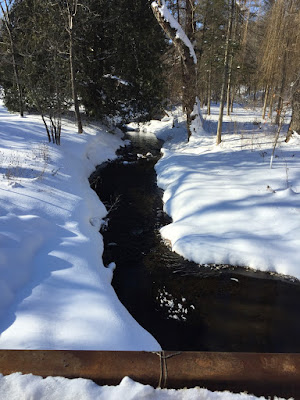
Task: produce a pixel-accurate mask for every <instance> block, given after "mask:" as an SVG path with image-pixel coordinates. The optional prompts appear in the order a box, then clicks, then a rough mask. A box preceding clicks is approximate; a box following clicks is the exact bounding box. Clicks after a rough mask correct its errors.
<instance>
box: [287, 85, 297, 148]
mask: <svg viewBox="0 0 300 400" xmlns="http://www.w3.org/2000/svg"><path fill="white" fill-rule="evenodd" d="M294 132H297V133H298V134H299V135H300V77H298V79H297V81H296V83H295V84H294V86H293V94H292V119H291V122H290V126H289V129H288V133H287V137H286V141H287V142H288V141H289V139H290V137H291V135H292V134H293V133H294Z"/></svg>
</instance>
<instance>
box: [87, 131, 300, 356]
mask: <svg viewBox="0 0 300 400" xmlns="http://www.w3.org/2000/svg"><path fill="white" fill-rule="evenodd" d="M129 139H130V140H131V145H130V146H127V147H126V148H125V149H122V150H121V151H120V155H119V158H118V159H117V160H115V161H112V162H109V163H106V164H104V165H102V166H100V167H99V168H98V169H97V171H96V172H95V173H94V174H93V176H92V177H91V181H94V182H95V181H97V185H96V186H97V187H96V188H95V184H94V185H92V187H93V186H94V187H93V189H94V190H96V192H97V194H98V195H99V197H100V199H101V201H102V202H104V203H105V204H106V206H107V208H108V209H110V208H111V211H110V213H109V222H108V225H107V226H106V227H105V228H103V229H102V233H103V236H104V245H105V250H104V255H103V259H104V263H105V265H108V264H109V263H110V262H112V261H113V262H115V263H116V265H117V268H116V270H115V271H114V278H113V282H112V284H113V287H114V288H115V291H116V293H117V295H118V297H119V299H120V301H121V302H122V303H123V304H124V305H125V307H126V308H127V309H128V311H129V312H130V313H131V315H132V316H133V317H134V318H135V319H136V320H137V321H138V322H139V323H140V324H141V325H142V326H143V327H144V328H145V329H146V330H148V331H149V332H150V333H151V334H152V335H153V336H154V337H155V338H156V339H157V340H158V342H159V343H160V344H161V346H162V348H163V349H164V350H193V351H246V352H299V351H300V339H299V338H300V322H299V318H298V313H299V309H300V284H299V282H298V281H296V280H295V281H292V280H288V279H283V278H280V277H275V276H272V275H270V274H268V273H263V272H253V271H251V270H247V269H245V268H237V267H230V266H223V265H220V266H211V267H207V266H206V267H205V266H199V265H197V264H195V263H192V262H189V261H187V260H185V259H183V258H182V257H180V256H178V255H177V254H175V253H173V252H172V251H170V250H169V249H168V248H167V247H166V246H165V245H164V244H163V243H162V241H161V238H160V235H159V228H160V227H161V226H163V225H165V224H166V223H169V222H170V219H169V217H167V216H166V215H165V214H164V213H163V212H162V208H163V204H162V200H161V197H162V192H161V190H160V189H159V188H158V187H157V185H156V174H155V170H154V165H155V163H156V162H157V160H158V159H159V157H160V148H161V145H162V143H161V142H160V141H158V140H157V139H156V138H155V137H154V135H149V134H148V135H146V136H145V135H140V134H138V133H136V132H134V133H131V134H130V135H129ZM149 152H151V155H150V154H148V155H147V156H145V155H146V154H147V153H149ZM141 155H143V157H141ZM95 178H96V179H95Z"/></svg>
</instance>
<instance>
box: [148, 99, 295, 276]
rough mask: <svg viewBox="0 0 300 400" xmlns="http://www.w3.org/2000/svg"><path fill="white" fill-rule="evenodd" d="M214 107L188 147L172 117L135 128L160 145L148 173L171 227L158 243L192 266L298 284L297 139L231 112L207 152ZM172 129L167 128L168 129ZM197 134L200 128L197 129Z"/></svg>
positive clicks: (251, 114)
mask: <svg viewBox="0 0 300 400" xmlns="http://www.w3.org/2000/svg"><path fill="white" fill-rule="evenodd" d="M217 118H218V107H216V106H215V107H213V108H212V115H211V116H210V117H207V118H206V122H205V127H206V130H204V129H203V128H201V127H200V126H201V125H200V124H199V121H198V122H197V121H195V123H196V125H197V127H196V128H195V129H194V130H193V135H192V137H191V139H190V142H189V143H186V129H185V125H184V124H185V123H184V122H183V119H182V117H181V116H180V115H174V116H170V117H165V118H164V119H163V120H162V121H152V122H151V123H150V124H148V125H145V127H144V128H143V129H144V130H147V131H149V132H151V131H152V132H154V133H155V134H156V135H157V136H158V137H161V138H163V139H165V140H167V142H166V143H165V145H164V147H163V150H162V151H163V157H162V159H161V160H160V161H159V162H158V164H157V166H156V170H157V174H158V185H159V186H160V187H161V188H163V189H164V196H163V200H164V208H165V211H166V212H167V213H168V214H169V215H170V216H171V217H172V219H173V222H172V223H171V224H169V225H167V226H165V227H163V228H162V229H161V234H162V236H163V238H165V239H166V240H167V242H168V243H171V246H172V249H173V250H174V251H176V252H177V253H179V254H181V255H182V256H183V257H185V258H186V259H189V260H193V261H195V262H196V263H199V264H231V265H237V266H244V267H250V268H253V269H256V270H262V271H272V272H276V273H278V274H284V275H290V276H293V277H296V278H298V279H299V278H300V267H299V259H300V194H299V193H300V174H299V171H300V136H299V135H293V137H292V139H291V140H290V141H289V142H288V143H285V141H284V139H285V133H284V132H282V133H281V135H280V139H279V143H278V146H277V148H276V151H275V157H274V162H273V168H272V169H270V166H269V163H270V158H271V154H272V149H273V144H274V138H275V135H276V130H277V127H276V126H273V125H271V124H270V121H262V120H261V118H260V110H257V111H255V110H252V109H245V108H242V107H236V108H235V111H234V113H233V114H232V116H231V117H227V116H225V117H224V124H223V127H224V134H223V137H222V143H221V144H220V145H219V146H216V145H215V137H216V126H217ZM174 120H175V127H174V128H172V126H173V125H174ZM199 127H200V128H199Z"/></svg>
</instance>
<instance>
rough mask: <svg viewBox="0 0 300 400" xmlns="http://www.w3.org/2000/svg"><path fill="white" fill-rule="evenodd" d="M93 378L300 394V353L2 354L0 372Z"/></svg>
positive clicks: (101, 381)
mask: <svg viewBox="0 0 300 400" xmlns="http://www.w3.org/2000/svg"><path fill="white" fill-rule="evenodd" d="M14 372H22V373H23V374H29V373H31V374H34V375H40V376H43V377H46V376H63V377H66V378H79V377H80V378H85V379H92V380H93V381H95V382H96V383H98V384H101V385H117V384H119V383H120V381H121V380H122V379H123V377H124V376H129V377H130V378H132V379H134V380H135V381H138V382H141V383H143V384H149V385H151V386H153V387H162V388H163V387H166V388H174V389H179V388H184V387H187V388H189V387H194V386H200V387H206V388H208V389H210V390H230V391H234V392H241V391H248V392H250V393H253V394H255V395H263V396H275V395H276V396H284V397H287V396H294V397H295V398H297V396H298V395H299V393H300V354H284V353H281V354H270V353H218V352H170V351H167V352H165V351H162V352H158V353H154V352H153V353H151V352H141V351H136V352H133V351H73V350H71V351H65V350H48V351H44V350H0V373H2V374H3V375H9V374H11V373H14Z"/></svg>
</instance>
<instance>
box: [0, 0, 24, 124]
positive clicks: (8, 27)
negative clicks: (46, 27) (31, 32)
mask: <svg viewBox="0 0 300 400" xmlns="http://www.w3.org/2000/svg"><path fill="white" fill-rule="evenodd" d="M4 4H5V10H4V8H3V5H2V3H1V2H0V8H1V11H2V14H3V22H4V25H5V28H6V31H7V33H8V37H9V43H10V51H11V58H12V65H13V71H14V78H15V83H16V86H17V91H18V97H19V113H20V116H21V117H23V116H24V102H23V91H22V86H21V83H20V78H19V70H18V65H17V62H16V50H15V44H14V40H13V34H12V24H11V21H10V15H9V7H8V4H7V0H4Z"/></svg>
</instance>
